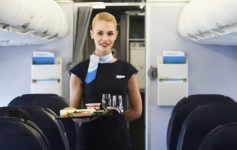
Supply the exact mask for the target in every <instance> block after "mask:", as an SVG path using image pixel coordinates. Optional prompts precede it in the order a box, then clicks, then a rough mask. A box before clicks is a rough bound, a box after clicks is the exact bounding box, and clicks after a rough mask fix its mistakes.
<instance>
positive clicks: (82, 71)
mask: <svg viewBox="0 0 237 150" xmlns="http://www.w3.org/2000/svg"><path fill="white" fill-rule="evenodd" d="M71 73H73V74H74V75H76V76H77V77H78V78H80V79H81V81H82V82H83V83H84V81H85V76H86V73H87V68H86V66H85V63H83V62H81V63H79V64H77V65H76V66H74V67H73V68H72V69H71V70H70V71H69V74H70V75H71Z"/></svg>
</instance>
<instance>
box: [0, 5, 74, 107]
mask: <svg viewBox="0 0 237 150" xmlns="http://www.w3.org/2000/svg"><path fill="white" fill-rule="evenodd" d="M59 5H60V6H61V7H62V8H63V10H64V11H65V14H66V16H67V19H68V23H69V34H68V35H67V36H65V37H64V38H63V39H60V40H57V41H54V42H52V43H49V44H45V45H26V46H8V47H0V106H6V105H7V104H8V103H9V102H10V101H11V100H12V99H13V98H15V97H17V96H20V95H22V94H29V93H31V63H32V56H33V51H37V50H43V51H51V52H54V53H55V56H56V57H62V59H63V75H62V78H63V80H62V89H63V92H62V96H63V97H64V98H66V99H69V77H70V76H69V74H68V71H67V64H68V63H69V62H71V61H72V46H73V44H72V43H73V41H72V39H73V3H72V2H65V3H64V2H60V3H59Z"/></svg>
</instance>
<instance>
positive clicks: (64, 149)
mask: <svg viewBox="0 0 237 150" xmlns="http://www.w3.org/2000/svg"><path fill="white" fill-rule="evenodd" d="M14 108H16V109H18V108H21V109H23V110H24V111H26V112H27V113H28V115H29V118H30V120H31V121H32V122H34V123H35V124H36V125H38V126H39V128H40V129H41V130H42V131H43V133H44V134H45V136H46V137H47V139H48V141H49V143H50V150H70V148H69V142H68V138H67V136H66V133H65V129H64V126H63V124H62V123H61V121H60V120H56V119H55V117H57V116H56V114H55V113H54V112H53V111H51V110H50V109H47V108H42V107H27V106H25V107H23V106H22V107H0V116H4V115H5V114H6V112H8V111H9V110H12V109H14Z"/></svg>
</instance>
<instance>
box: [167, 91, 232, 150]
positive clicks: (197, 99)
mask: <svg viewBox="0 0 237 150" xmlns="http://www.w3.org/2000/svg"><path fill="white" fill-rule="evenodd" d="M217 102H231V103H234V102H235V101H234V100H233V99H231V98H230V97H227V96H224V95H218V94H198V95H190V96H188V97H184V98H183V99H181V100H180V101H179V102H178V103H177V104H176V105H175V106H174V108H173V110H172V114H171V117H170V120H169V124H168V128H167V137H166V138H167V139H166V142H167V148H168V150H176V147H177V142H178V138H179V134H180V131H181V127H182V124H183V122H184V120H185V118H186V117H187V116H188V114H189V113H190V112H191V111H192V110H194V109H195V108H196V107H198V106H202V105H207V104H211V103H217Z"/></svg>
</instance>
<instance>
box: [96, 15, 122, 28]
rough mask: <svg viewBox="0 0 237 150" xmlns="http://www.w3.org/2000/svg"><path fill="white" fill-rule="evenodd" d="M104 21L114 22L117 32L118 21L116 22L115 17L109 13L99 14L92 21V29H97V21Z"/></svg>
mask: <svg viewBox="0 0 237 150" xmlns="http://www.w3.org/2000/svg"><path fill="white" fill-rule="evenodd" d="M102 20H104V21H109V22H112V23H113V24H114V26H115V29H116V30H117V21H116V19H115V17H114V15H112V14H110V13H108V12H101V13H98V14H97V15H96V16H95V17H94V18H93V20H92V28H94V27H95V24H96V22H97V21H102Z"/></svg>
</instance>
